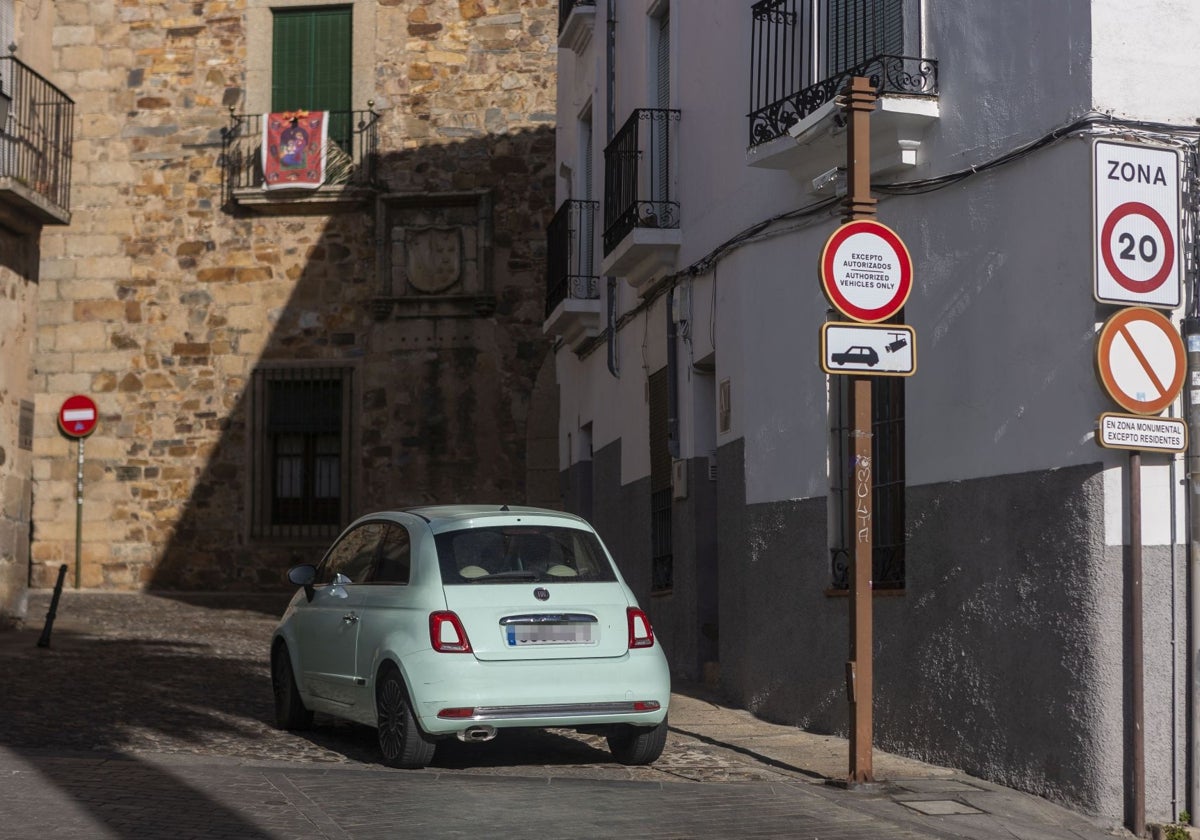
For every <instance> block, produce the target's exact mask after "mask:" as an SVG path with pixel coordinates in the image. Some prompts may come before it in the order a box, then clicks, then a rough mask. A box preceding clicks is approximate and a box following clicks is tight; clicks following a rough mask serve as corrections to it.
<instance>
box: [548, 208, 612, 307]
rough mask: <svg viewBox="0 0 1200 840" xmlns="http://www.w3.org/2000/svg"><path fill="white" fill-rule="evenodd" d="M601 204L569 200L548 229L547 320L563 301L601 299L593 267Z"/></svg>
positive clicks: (555, 215)
mask: <svg viewBox="0 0 1200 840" xmlns="http://www.w3.org/2000/svg"><path fill="white" fill-rule="evenodd" d="M599 206H600V202H598V201H580V200H578V199H568V200H567V201H564V202H563V203H562V206H561V207H559V208H558V212H557V213H555V214H554V218H553V219H551V220H550V224H549V226H548V227H547V228H546V317H547V318H549V317H550V313H552V312H553V311H554V307H556V306H558V305H559V304H560V303H562V302H563V301H564V300H566V299H568V298H570V299H572V300H599V299H600V285H599V282H598V277H597V275H596V271H595V268H594V263H595V256H594V254H593V251H594V249H595V241H596V209H597V208H598V207H599Z"/></svg>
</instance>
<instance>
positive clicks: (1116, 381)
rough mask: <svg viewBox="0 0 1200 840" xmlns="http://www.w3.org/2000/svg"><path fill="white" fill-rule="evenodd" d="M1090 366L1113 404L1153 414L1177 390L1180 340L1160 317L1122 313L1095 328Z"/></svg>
mask: <svg viewBox="0 0 1200 840" xmlns="http://www.w3.org/2000/svg"><path fill="white" fill-rule="evenodd" d="M1096 366H1097V369H1098V371H1099V373H1100V381H1101V383H1102V384H1103V385H1104V389H1105V390H1106V391H1108V395H1109V396H1110V397H1112V398H1113V399H1114V400H1116V403H1117V405H1119V406H1121V408H1123V409H1125V410H1126V411H1132V412H1133V413H1134V414H1158V413H1159V412H1160V411H1162V410H1163V409H1164V408H1166V407H1167V406H1168V405H1170V404H1171V403H1172V402H1174V401H1175V398H1176V397H1177V396H1178V395H1179V390H1180V388H1182V387H1183V378H1184V373H1185V372H1186V356H1185V351H1184V348H1183V339H1182V338H1180V337H1179V331H1178V330H1177V329H1175V326H1174V325H1173V324H1172V323H1171V322H1170V321H1168V320H1167V318H1166V317H1165V316H1164V315H1162V313H1159V312H1155V311H1154V310H1153V309H1146V308H1144V307H1140V306H1135V307H1132V308H1130V309H1122V310H1121V311H1120V312H1118V313H1117V314H1116V315H1113V316H1112V317H1111V318H1109V319H1108V320H1107V321H1106V322H1105V324H1104V327H1103V328H1102V329H1101V330H1100V340H1099V341H1098V342H1097V347H1096Z"/></svg>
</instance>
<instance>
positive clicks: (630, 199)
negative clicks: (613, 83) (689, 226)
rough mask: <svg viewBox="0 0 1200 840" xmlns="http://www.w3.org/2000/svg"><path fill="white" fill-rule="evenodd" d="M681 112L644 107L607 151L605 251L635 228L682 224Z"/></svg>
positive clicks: (672, 226)
mask: <svg viewBox="0 0 1200 840" xmlns="http://www.w3.org/2000/svg"><path fill="white" fill-rule="evenodd" d="M679 116H680V114H679V111H676V110H672V109H667V108H638V109H636V110H634V112H633V113H632V114H630V115H629V119H627V120H626V121H625V125H623V126H621V130H620V131H618V132H617V133H616V135H615V136H614V137H613V139H612V142H611V143H609V144H608V146H606V147H605V149H604V254H605V256H607V255H608V254H610V253H612V250H613V249H614V248H616V247H617V245H619V244H620V243H621V240H623V239H624V238H625V237H626V236H628V235H629V233H630V231H632V230H634V229H635V228H678V227H679V202H678V201H676V200H675V187H674V178H675V173H674V172H673V171H672V167H671V162H672V160H674V159H675V158H676V157H677V153H676V150H675V144H676V143H677V142H678V137H677V134H678V132H677V131H672V130H671V127H672V126H673V125H675V124H676V123H678V122H679Z"/></svg>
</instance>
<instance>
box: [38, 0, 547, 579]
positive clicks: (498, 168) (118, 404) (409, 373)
mask: <svg viewBox="0 0 1200 840" xmlns="http://www.w3.org/2000/svg"><path fill="white" fill-rule="evenodd" d="M58 7H59V21H58V25H57V27H56V29H55V31H54V42H55V47H56V49H55V51H54V56H55V67H54V74H55V78H56V79H58V80H59V81H60V83H61V84H63V86H64V87H65V88H66V89H68V90H70V91H72V93H73V95H74V96H75V100H76V103H77V109H78V114H77V120H76V123H77V126H78V131H77V139H76V155H75V178H74V197H75V207H74V212H75V215H74V219H73V224H72V226H71V227H70V228H69V229H65V230H62V231H56V232H54V233H53V234H48V235H47V236H46V237H45V242H44V249H43V253H42V262H41V266H42V284H41V288H40V300H41V304H40V311H39V325H38V332H37V351H36V352H37V374H36V386H37V392H38V396H37V411H38V424H37V433H36V439H35V441H34V453H33V455H34V459H35V463H34V467H33V470H34V477H35V497H36V504H35V509H34V519H35V531H34V541H33V547H32V558H33V559H32V573H31V579H32V582H33V585H35V586H38V585H41V586H45V585H49V584H51V583H52V581H53V577H54V574H55V571H56V570H57V569H58V568H59V567H60V565H62V564H63V563H68V564H69V563H70V562H71V560H72V557H73V554H74V551H75V536H74V521H73V516H74V507H75V502H74V478H75V469H76V467H75V459H74V458H73V457H72V456H73V454H74V448H73V444H71V443H70V442H69V441H68V440H66V439H65V438H64V437H63V436H62V435H60V434H59V433H58V432H57V430H56V429H55V428H54V424H53V422H52V421H53V416H54V412H55V411H56V410H57V407H58V406H59V405H60V404H61V402H62V400H63V399H64V398H65V397H66V396H68V395H70V394H74V393H84V394H88V395H90V396H92V397H93V398H94V399H95V400H96V402H97V404H98V407H99V410H100V420H99V424H98V428H97V430H96V432H95V433H94V434H93V435H92V436H90V437H89V438H87V440H86V441H85V457H84V468H83V469H84V481H83V485H84V493H83V529H82V530H83V534H82V539H81V543H80V545H81V576H80V580H79V581H78V582H79V583H81V584H82V586H84V587H103V588H139V587H151V588H193V589H194V588H201V589H228V588H261V587H272V586H278V585H281V584H282V583H283V582H284V578H283V575H284V571H285V570H286V569H287V567H288V566H289V565H290V564H291V563H293V562H296V561H297V560H299V559H301V558H302V559H306V560H310V561H311V560H314V559H316V557H317V556H319V551H320V548H321V546H322V545H324V544H326V543H327V542H328V540H329V538H330V536H331V535H332V534H333V533H336V531H337V529H338V528H339V527H340V526H342V525H344V524H346V523H347V522H348V521H349V520H350V519H352V518H353V517H355V516H357V515H359V514H361V513H365V512H368V511H370V510H375V509H379V508H384V507H394V506H404V505H409V504H417V503H430V502H452V501H461V500H477V501H483V502H495V503H497V504H499V503H503V502H507V503H525V502H526V501H534V502H539V503H544V504H556V503H557V499H558V496H557V484H556V482H557V479H556V476H555V474H554V470H553V463H554V451H553V448H554V440H553V438H554V428H555V426H554V423H553V422H551V423H550V425H549V427H548V428H547V426H546V420H545V417H544V416H542V419H540V420H539V421H537V422H534V423H531V422H530V421H531V418H532V417H535V416H541V415H539V412H545V411H550V412H554V411H556V404H557V403H556V396H555V393H554V386H553V379H552V375H551V378H550V379H549V380H547V378H546V376H545V374H544V373H543V369H544V368H545V366H546V362H547V359H548V358H549V350H550V348H549V344H548V343H547V340H546V339H545V338H544V337H543V336H542V333H541V325H542V317H543V309H544V300H545V288H544V279H543V273H542V271H543V269H542V262H543V254H544V250H545V233H544V231H545V225H546V223H547V222H548V220H549V217H550V214H551V212H552V207H551V205H552V202H553V199H554V184H553V177H554V176H553V165H554V131H553V120H554V97H555V75H554V74H555V49H556V45H555V20H556V17H555V16H556V11H557V10H556V7H555V5H554V4H553V3H551V2H550V0H382V2H377V1H376V0H352V2H347V1H346V0H341V2H336V3H331V2H326V1H325V0H303V2H298V0H278V1H277V2H271V3H267V2H265V0H207V2H191V1H190V0H189V2H177V1H176V0H150V2H147V1H146V0H137V1H136V2H134V0H103V1H102V2H101V1H98V0H85V1H84V2H77V3H72V2H62V3H59V4H58ZM325 12H329V13H330V14H332V15H333V16H335V17H338V16H341V18H340V19H341V20H343V21H344V22H345V24H346V27H347V30H346V31H347V38H348V39H349V40H348V42H347V45H346V46H347V47H348V48H347V49H343V50H342V52H341V53H338V54H337V56H340V57H337V56H335V58H334V59H333V60H334V61H338V60H342V61H344V63H345V65H346V68H348V79H349V81H348V85H349V88H348V90H349V101H350V105H349V108H348V110H347V111H346V112H341V111H337V110H336V109H333V108H330V107H329V106H325V108H324V109H322V108H321V107H320V106H321V103H320V102H319V101H318V102H314V103H313V104H312V105H306V104H304V103H297V102H293V103H290V104H288V105H287V106H286V107H287V108H288V109H289V111H288V113H289V114H290V115H291V116H290V119H292V120H293V124H296V123H295V122H294V121H295V120H296V119H297V117H296V116H295V114H298V113H304V112H305V111H307V109H309V108H310V107H311V108H312V111H313V112H314V113H315V112H316V111H319V110H328V111H329V117H328V124H329V130H330V136H329V142H327V144H326V145H325V147H324V151H325V152H326V162H325V166H326V169H325V174H326V177H327V181H326V183H325V185H324V186H321V187H320V188H317V189H290V190H267V189H264V187H263V182H264V174H263V173H264V166H268V165H269V162H268V163H264V160H265V158H264V156H263V153H262V149H263V144H264V142H267V146H268V150H270V148H271V146H270V142H269V141H264V135H263V133H262V125H263V122H264V121H265V117H264V116H263V115H265V114H267V113H268V112H271V111H273V110H279V109H278V108H277V107H276V106H278V105H279V99H278V96H279V94H278V87H279V84H280V82H281V79H280V78H278V77H276V78H273V74H276V75H277V76H278V75H279V74H281V73H282V71H280V69H279V68H280V67H281V66H285V65H280V64H279V61H280V60H281V59H280V51H281V50H282V47H281V46H280V45H281V43H282V40H283V39H284V37H285V36H286V37H291V36H290V35H288V32H289V31H290V30H286V29H284V30H281V29H280V28H279V27H280V18H281V17H287V16H288V15H289V14H291V13H295V14H296V15H299V16H300V17H303V16H305V15H308V14H310V13H315V14H320V13H325ZM289 20H294V16H293V17H290V18H289ZM301 23H303V21H301ZM324 25H325V24H324V23H320V22H318V24H317V26H318V29H317V30H314V31H316V33H317V36H318V37H317V38H316V39H315V42H314V44H315V46H313V47H312V49H314V50H315V53H314V55H315V56H316V57H317V58H319V59H321V60H322V61H323V60H325V59H326V58H328V54H329V53H332V52H333V50H334V47H333V46H331V45H329V44H327V43H325V40H324V36H323V35H322V34H321V33H322V32H324V30H321V29H320V28H319V27H320V26H324ZM281 33H282V34H281ZM289 43H290V42H289ZM309 57H310V58H311V57H312V56H309ZM305 60H306V61H307V59H305ZM343 69H345V68H343ZM288 72H290V71H288ZM317 81H318V82H319V81H321V80H320V79H318V80H317ZM273 91H274V93H273ZM291 109H295V110H294V111H293V110H291ZM339 119H340V120H341V123H338V120H339ZM339 125H340V128H339ZM539 374H541V376H542V378H541V383H542V384H541V386H540V387H539V388H537V389H536V391H535V383H537V382H538V381H539ZM535 393H537V394H539V395H540V396H539V397H538V400H540V401H541V402H543V403H544V406H542V407H539V406H538V405H535V404H533V403H534V394H535ZM553 416H556V415H553ZM542 449H546V450H547V452H545V453H542V452H541V450H542ZM527 450H528V451H527ZM539 453H541V454H539ZM541 461H545V462H546V463H545V464H541V466H540V467H539V464H540V462H541ZM527 464H528V465H531V467H532V469H529V470H527ZM527 473H528V474H529V475H531V476H533V478H532V480H530V481H527Z"/></svg>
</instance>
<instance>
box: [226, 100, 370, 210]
mask: <svg viewBox="0 0 1200 840" xmlns="http://www.w3.org/2000/svg"><path fill="white" fill-rule="evenodd" d="M373 104H374V103H368V107H367V109H366V110H364V111H330V112H329V129H328V142H327V146H326V159H325V180H324V181H323V182H322V184H321V186H319V187H316V188H297V189H267V188H266V179H265V178H264V175H263V120H264V115H263V114H235V113H234V112H233V110H232V109H230V112H229V126H228V127H226V128H224V129H222V130H221V145H222V155H221V162H222V168H223V170H224V195H223V199H224V202H225V206H226V207H241V208H244V209H248V210H254V211H257V212H260V213H289V214H313V213H316V214H323V213H328V212H335V211H337V210H341V209H353V208H355V207H361V206H362V205H363V204H366V203H368V202H371V201H374V199H375V197H376V194H377V192H378V183H377V180H376V178H377V168H378V163H379V114H378V113H376V111H375V110H374V108H373V107H371V106H372V105H373Z"/></svg>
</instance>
